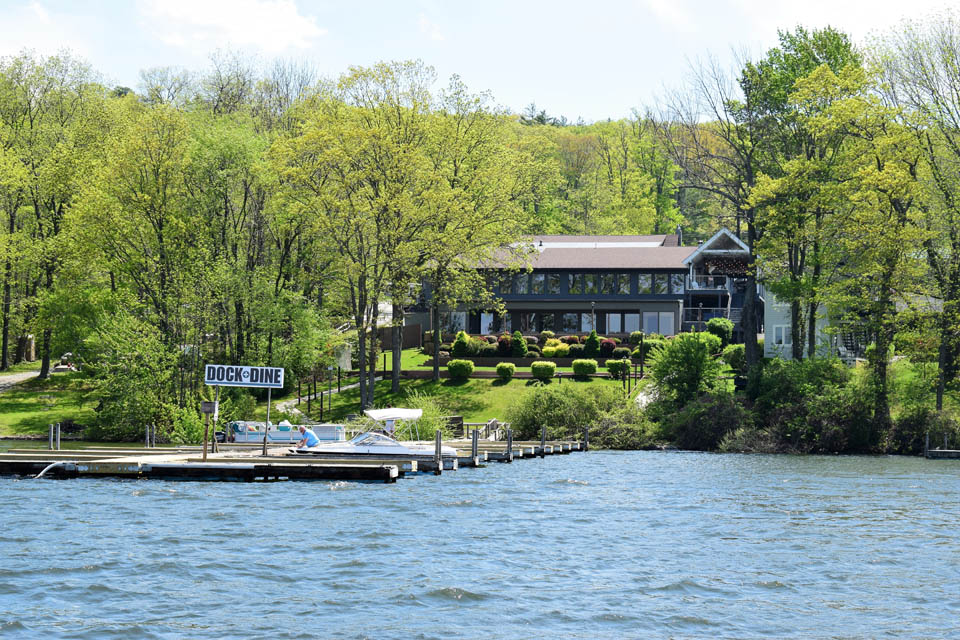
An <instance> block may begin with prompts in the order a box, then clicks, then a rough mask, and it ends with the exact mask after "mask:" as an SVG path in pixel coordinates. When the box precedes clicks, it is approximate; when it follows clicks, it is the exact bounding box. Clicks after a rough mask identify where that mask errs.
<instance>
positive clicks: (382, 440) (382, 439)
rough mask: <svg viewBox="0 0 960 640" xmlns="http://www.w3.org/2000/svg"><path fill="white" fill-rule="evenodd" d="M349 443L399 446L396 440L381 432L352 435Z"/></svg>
mask: <svg viewBox="0 0 960 640" xmlns="http://www.w3.org/2000/svg"><path fill="white" fill-rule="evenodd" d="M350 443H351V444H354V445H362V446H364V447H373V446H380V447H384V446H387V447H395V446H399V445H398V444H397V441H396V440H394V439H393V438H390V437H389V436H385V435H383V434H382V433H361V434H360V435H358V436H356V437H354V439H353V440H351V441H350Z"/></svg>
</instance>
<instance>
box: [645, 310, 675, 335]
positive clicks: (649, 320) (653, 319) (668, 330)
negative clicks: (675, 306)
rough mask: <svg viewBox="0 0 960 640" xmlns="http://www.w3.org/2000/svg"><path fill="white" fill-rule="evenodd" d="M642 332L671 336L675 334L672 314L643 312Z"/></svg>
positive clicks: (667, 312) (670, 312) (668, 312)
mask: <svg viewBox="0 0 960 640" xmlns="http://www.w3.org/2000/svg"><path fill="white" fill-rule="evenodd" d="M643 332H644V333H645V334H648V335H649V334H651V333H659V334H660V335H664V336H672V335H674V334H675V333H676V328H675V326H674V314H673V312H672V311H644V312H643Z"/></svg>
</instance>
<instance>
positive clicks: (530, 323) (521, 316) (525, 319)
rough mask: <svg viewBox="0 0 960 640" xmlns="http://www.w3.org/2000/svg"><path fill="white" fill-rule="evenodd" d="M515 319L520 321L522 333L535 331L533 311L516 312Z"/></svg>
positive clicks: (535, 323) (535, 319)
mask: <svg viewBox="0 0 960 640" xmlns="http://www.w3.org/2000/svg"><path fill="white" fill-rule="evenodd" d="M517 319H518V320H519V321H520V331H522V332H523V333H535V332H536V331H537V314H536V313H533V312H527V313H518V314H517Z"/></svg>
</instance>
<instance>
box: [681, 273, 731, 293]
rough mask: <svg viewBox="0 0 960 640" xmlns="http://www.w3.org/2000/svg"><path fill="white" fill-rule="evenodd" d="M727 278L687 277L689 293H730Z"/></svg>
mask: <svg viewBox="0 0 960 640" xmlns="http://www.w3.org/2000/svg"><path fill="white" fill-rule="evenodd" d="M729 290H730V278H729V277H727V276H687V291H688V292H689V291H729Z"/></svg>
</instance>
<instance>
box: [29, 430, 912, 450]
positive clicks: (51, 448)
mask: <svg viewBox="0 0 960 640" xmlns="http://www.w3.org/2000/svg"><path fill="white" fill-rule="evenodd" d="M47 426H48V427H50V437H49V438H48V440H49V442H47V449H49V450H50V451H53V425H52V424H50V425H47ZM927 439H928V440H929V437H928V438H927Z"/></svg>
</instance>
